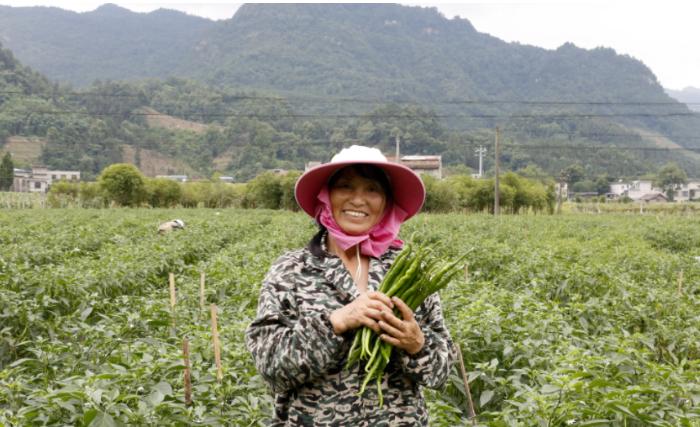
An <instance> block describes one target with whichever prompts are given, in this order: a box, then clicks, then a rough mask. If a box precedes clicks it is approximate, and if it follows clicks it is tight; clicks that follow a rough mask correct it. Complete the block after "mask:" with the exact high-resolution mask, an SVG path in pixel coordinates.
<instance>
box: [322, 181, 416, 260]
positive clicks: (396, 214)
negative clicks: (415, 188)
mask: <svg viewBox="0 0 700 427" xmlns="http://www.w3.org/2000/svg"><path fill="white" fill-rule="evenodd" d="M317 199H318V201H319V202H320V203H319V204H318V206H316V221H318V222H319V223H320V224H321V225H323V226H324V227H326V229H327V230H328V233H330V235H331V236H333V238H334V239H335V241H336V243H337V244H338V246H340V248H341V249H342V250H344V251H346V250H348V249H349V248H351V247H353V246H355V245H358V244H359V245H360V251H361V252H362V254H363V255H366V256H373V257H375V258H376V257H379V256H380V255H382V254H383V253H384V252H386V250H387V249H388V248H389V247H390V246H392V247H395V248H401V247H402V246H403V241H401V240H399V239H397V238H396V236H398V234H399V229H400V228H401V224H402V223H403V221H404V220H405V219H406V216H407V214H406V211H404V210H403V209H401V208H400V207H399V206H397V205H396V204H393V203H391V204H388V205H387V207H386V209H385V210H384V217H383V218H382V219H381V221H379V222H378V223H377V224H376V225H375V226H374V227H372V228H371V229H370V230H368V231H367V233H366V234H358V235H349V234H346V233H345V232H344V231H343V230H342V229H341V228H340V226H339V225H338V223H336V222H335V219H334V218H333V212H332V210H331V201H330V195H329V194H328V189H327V188H326V187H324V188H323V189H321V191H320V192H319V193H318V196H317Z"/></svg>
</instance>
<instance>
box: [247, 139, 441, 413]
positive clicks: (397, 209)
mask: <svg viewBox="0 0 700 427" xmlns="http://www.w3.org/2000/svg"><path fill="white" fill-rule="evenodd" d="M295 196H296V199H297V202H298V204H299V206H300V207H301V208H302V209H303V210H304V212H306V213H307V214H308V215H310V216H312V217H313V218H314V219H315V220H316V222H317V223H318V225H319V232H318V233H317V234H316V235H315V236H313V238H312V239H311V241H310V242H309V244H308V246H307V247H305V248H302V249H298V250H294V251H290V252H287V253H285V254H284V255H282V256H281V257H280V258H279V259H278V260H277V261H276V262H275V263H274V264H273V265H272V267H271V268H270V270H269V272H268V273H267V276H266V277H265V279H264V282H263V285H262V289H261V291H260V298H259V301H258V309H257V315H256V318H255V319H254V321H253V322H252V323H251V324H250V325H249V327H248V328H247V329H246V345H247V347H248V349H249V350H250V352H251V353H252V355H253V358H254V360H255V365H256V367H257V369H258V372H259V373H260V374H261V376H262V377H263V378H264V379H265V380H266V382H267V383H268V384H269V385H270V387H271V388H272V391H273V392H274V393H275V409H274V415H273V422H272V424H271V425H273V426H282V425H308V426H321V425H334V426H335V425H347V426H374V425H387V426H388V425H390V426H399V425H401V426H418V425H427V424H428V414H427V412H426V406H425V402H424V399H423V395H422V392H421V387H422V386H426V387H431V388H437V387H440V386H442V385H443V384H444V383H445V381H446V380H447V377H448V374H449V372H450V369H451V366H452V361H453V355H452V353H451V349H452V342H451V339H450V336H449V333H448V330H447V328H446V327H445V324H444V321H443V317H442V311H441V307H440V301H439V298H438V296H437V294H434V295H433V296H431V297H429V298H428V299H426V301H425V302H424V303H423V304H422V305H421V306H420V307H419V308H418V309H416V311H415V313H413V312H411V309H410V308H409V307H408V306H407V305H406V304H405V303H404V302H403V301H401V300H399V299H398V298H393V299H389V298H388V297H387V296H386V295H384V294H382V293H380V292H377V289H378V288H379V285H380V283H381V281H382V279H383V277H384V275H385V273H386V272H387V270H388V269H389V267H390V266H391V264H392V262H393V260H394V258H395V257H396V255H397V254H398V252H399V250H400V248H401V247H402V244H403V242H402V241H401V240H398V239H397V235H398V233H399V228H400V226H401V224H402V223H403V222H404V221H406V220H407V219H409V218H410V217H412V216H413V215H415V214H416V213H417V212H418V211H419V210H420V208H421V206H422V205H423V202H424V199H425V188H424V186H423V183H422V181H421V179H420V177H418V175H416V174H415V173H414V172H413V171H412V170H410V169H409V168H407V167H405V166H403V165H400V164H396V163H390V162H388V161H387V160H386V158H385V157H384V156H383V155H382V154H381V152H380V151H379V150H377V149H375V148H368V147H361V146H352V147H350V148H347V149H343V150H342V151H341V152H340V153H338V154H336V155H335V156H334V157H333V159H332V160H331V162H330V163H326V164H323V165H320V166H317V167H315V168H313V169H311V170H309V171H307V172H305V173H304V174H303V175H302V176H301V177H300V178H299V180H298V181H297V183H296V188H295ZM394 307H396V308H397V309H398V310H399V312H400V313H401V318H399V317H397V316H395V315H394V314H393V312H392V309H393V308H394ZM402 319H403V320H402ZM363 326H368V327H370V328H371V329H373V330H374V331H375V332H377V333H380V334H381V336H382V339H383V340H384V341H386V342H389V343H390V344H392V345H393V346H394V347H395V351H394V352H392V359H391V360H390V362H389V364H388V365H387V367H386V369H385V374H384V377H383V378H382V385H381V387H382V390H383V394H384V405H382V406H381V407H380V406H379V405H378V394H377V390H375V389H373V388H372V387H368V388H367V389H366V391H365V392H364V394H363V395H359V390H360V385H361V383H362V380H363V374H364V366H363V364H359V366H355V367H354V368H351V370H350V371H347V370H344V366H345V363H346V361H347V357H348V352H349V349H350V346H351V344H352V341H353V338H354V334H355V332H357V331H359V329H360V328H361V327H363Z"/></svg>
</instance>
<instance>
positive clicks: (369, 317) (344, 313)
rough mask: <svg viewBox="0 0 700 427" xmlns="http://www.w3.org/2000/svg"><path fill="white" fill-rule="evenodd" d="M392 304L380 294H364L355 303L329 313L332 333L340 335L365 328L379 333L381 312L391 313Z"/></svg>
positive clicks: (389, 299)
mask: <svg viewBox="0 0 700 427" xmlns="http://www.w3.org/2000/svg"><path fill="white" fill-rule="evenodd" d="M393 308H394V303H393V302H392V301H391V298H389V297H388V296H386V295H384V294H383V293H381V292H375V291H372V292H364V293H362V294H360V296H359V297H358V298H357V299H355V301H353V302H351V303H350V304H348V305H346V306H344V307H343V308H339V309H337V310H335V311H334V312H333V313H331V316H330V321H331V324H332V325H333V332H335V334H336V335H342V334H344V333H345V332H347V331H351V330H353V329H357V328H359V327H361V326H367V327H368V328H370V329H372V330H373V331H375V332H380V331H381V328H380V327H379V324H378V321H379V320H381V319H382V312H384V311H388V312H390V313H391V312H392V309H393Z"/></svg>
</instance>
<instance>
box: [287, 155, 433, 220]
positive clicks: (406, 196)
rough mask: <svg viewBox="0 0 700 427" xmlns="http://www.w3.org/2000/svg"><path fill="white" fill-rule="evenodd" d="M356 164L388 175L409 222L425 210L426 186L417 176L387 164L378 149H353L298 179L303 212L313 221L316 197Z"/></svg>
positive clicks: (395, 200)
mask: <svg viewBox="0 0 700 427" xmlns="http://www.w3.org/2000/svg"><path fill="white" fill-rule="evenodd" d="M354 164H367V165H374V166H377V167H379V168H380V169H382V170H383V171H384V172H386V174H387V177H388V178H389V184H390V185H391V188H392V192H393V199H394V200H393V202H394V203H395V204H397V205H399V206H400V207H401V208H402V209H403V210H404V211H406V213H407V214H408V216H407V217H406V219H408V218H410V217H412V216H413V215H415V214H416V213H417V212H418V211H419V210H420V208H421V206H423V202H424V201H425V186H424V185H423V181H422V180H421V179H420V177H419V176H418V174H416V173H415V172H414V171H412V170H411V169H410V168H408V167H406V166H404V165H402V164H399V163H392V162H390V161H388V160H387V158H386V157H384V155H383V154H382V152H381V151H379V150H378V149H377V148H372V147H364V146H361V145H353V146H351V147H350V148H343V149H342V150H341V151H340V153H338V154H336V155H335V156H333V158H332V159H331V161H330V162H328V163H324V164H321V165H319V166H316V167H313V168H311V169H309V170H308V171H306V172H304V173H303V174H302V175H301V176H300V177H299V179H298V180H297V183H296V186H295V188H294V196H295V197H296V199H297V203H298V204H299V206H300V207H301V209H303V210H304V212H306V213H307V214H309V215H310V216H311V217H312V218H313V217H314V216H315V214H316V206H317V204H318V199H317V196H318V193H319V192H320V191H321V189H322V188H323V186H325V185H326V184H327V183H328V180H329V179H330V177H331V176H333V174H334V173H335V172H337V171H338V170H340V169H342V168H344V167H345V166H349V165H354Z"/></svg>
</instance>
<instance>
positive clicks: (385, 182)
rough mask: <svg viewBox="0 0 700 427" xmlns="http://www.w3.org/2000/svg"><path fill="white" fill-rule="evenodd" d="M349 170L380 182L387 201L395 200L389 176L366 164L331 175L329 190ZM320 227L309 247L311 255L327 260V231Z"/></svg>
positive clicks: (346, 168) (319, 225)
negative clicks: (325, 249)
mask: <svg viewBox="0 0 700 427" xmlns="http://www.w3.org/2000/svg"><path fill="white" fill-rule="evenodd" d="M348 169H351V170H353V171H354V172H355V173H357V174H358V175H359V176H361V177H362V178H367V179H371V180H373V181H376V182H378V183H379V185H380V186H381V187H382V190H383V191H384V196H385V197H386V200H387V201H389V200H392V199H393V192H392V189H391V183H390V182H389V177H388V176H387V174H386V172H384V170H383V169H382V168H380V167H378V166H375V165H369V164H365V163H359V164H354V165H350V166H345V167H344V168H341V169H338V170H337V171H335V172H334V173H333V175H331V177H330V178H329V179H328V184H327V185H328V188H329V189H330V188H333V186H334V185H335V183H336V182H338V179H339V178H340V176H341V175H342V173H343V172H344V171H346V170H348ZM318 227H319V230H318V232H317V233H316V234H314V236H313V237H312V238H311V240H309V243H308V245H307V247H308V248H309V251H310V252H311V254H312V255H314V256H315V257H318V258H325V257H326V256H327V255H328V253H327V252H326V251H324V250H323V242H322V240H323V238H324V237H325V235H326V231H327V230H326V227H324V226H323V225H322V224H318Z"/></svg>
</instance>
